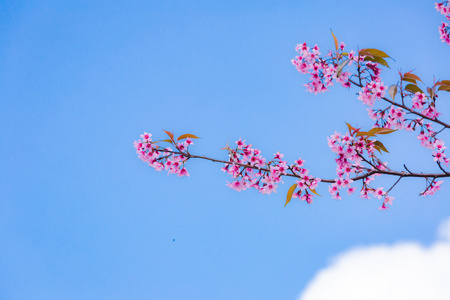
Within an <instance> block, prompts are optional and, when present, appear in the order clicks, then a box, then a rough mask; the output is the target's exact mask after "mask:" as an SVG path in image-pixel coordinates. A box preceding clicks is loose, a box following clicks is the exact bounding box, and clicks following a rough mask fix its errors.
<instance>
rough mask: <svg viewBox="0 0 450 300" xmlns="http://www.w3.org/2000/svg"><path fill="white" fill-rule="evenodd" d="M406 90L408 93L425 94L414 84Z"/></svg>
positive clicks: (409, 85)
mask: <svg viewBox="0 0 450 300" xmlns="http://www.w3.org/2000/svg"><path fill="white" fill-rule="evenodd" d="M405 90H406V91H408V92H411V93H417V92H420V93H423V91H422V90H421V89H420V88H419V87H418V86H417V85H414V84H408V85H407V86H406V87H405Z"/></svg>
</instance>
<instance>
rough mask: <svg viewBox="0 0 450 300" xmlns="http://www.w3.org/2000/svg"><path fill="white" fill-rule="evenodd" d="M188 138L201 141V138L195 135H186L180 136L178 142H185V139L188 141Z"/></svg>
mask: <svg viewBox="0 0 450 300" xmlns="http://www.w3.org/2000/svg"><path fill="white" fill-rule="evenodd" d="M187 138H191V139H199V137H197V136H195V135H193V134H189V133H186V134H182V135H180V136H179V137H178V139H177V141H179V140H183V139H187Z"/></svg>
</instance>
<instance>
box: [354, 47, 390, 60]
mask: <svg viewBox="0 0 450 300" xmlns="http://www.w3.org/2000/svg"><path fill="white" fill-rule="evenodd" d="M361 50H365V51H367V52H369V53H370V54H372V55H373V56H378V57H389V58H390V56H389V55H387V54H386V53H384V52H383V51H381V50H378V49H373V48H366V49H361Z"/></svg>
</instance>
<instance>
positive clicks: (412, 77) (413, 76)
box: [403, 71, 422, 81]
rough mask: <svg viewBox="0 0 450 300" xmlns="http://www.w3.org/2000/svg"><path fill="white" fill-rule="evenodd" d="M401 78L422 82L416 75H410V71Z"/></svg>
mask: <svg viewBox="0 0 450 300" xmlns="http://www.w3.org/2000/svg"><path fill="white" fill-rule="evenodd" d="M403 78H408V79H412V80H417V81H422V80H421V79H420V78H419V76H417V75H415V74H413V73H411V71H410V72H407V73H405V74H403Z"/></svg>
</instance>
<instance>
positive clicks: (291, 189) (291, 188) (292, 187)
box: [284, 184, 297, 207]
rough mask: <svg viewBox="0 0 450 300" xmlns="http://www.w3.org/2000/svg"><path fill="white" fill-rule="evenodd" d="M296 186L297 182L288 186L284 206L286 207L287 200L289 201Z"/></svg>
mask: <svg viewBox="0 0 450 300" xmlns="http://www.w3.org/2000/svg"><path fill="white" fill-rule="evenodd" d="M296 188H297V184H293V185H292V186H291V187H290V188H289V191H288V193H287V196H286V204H284V206H285V207H286V205H287V204H288V203H289V201H291V199H292V195H293V194H294V191H295V189H296Z"/></svg>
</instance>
